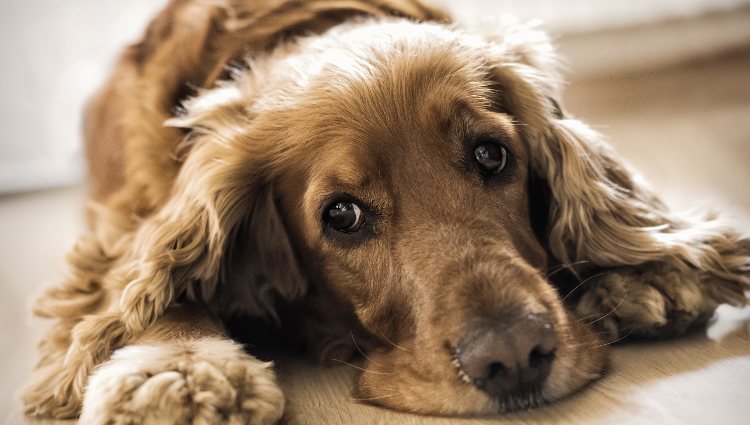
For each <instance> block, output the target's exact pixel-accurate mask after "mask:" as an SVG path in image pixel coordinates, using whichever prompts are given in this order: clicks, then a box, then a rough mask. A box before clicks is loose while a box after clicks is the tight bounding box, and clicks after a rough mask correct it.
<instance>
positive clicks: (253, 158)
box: [117, 85, 305, 334]
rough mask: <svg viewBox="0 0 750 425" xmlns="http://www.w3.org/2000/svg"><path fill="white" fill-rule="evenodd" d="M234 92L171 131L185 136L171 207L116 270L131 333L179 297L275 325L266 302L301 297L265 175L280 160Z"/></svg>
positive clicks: (140, 233) (142, 231)
mask: <svg viewBox="0 0 750 425" xmlns="http://www.w3.org/2000/svg"><path fill="white" fill-rule="evenodd" d="M238 86H239V85H238ZM238 86H234V87H230V86H226V87H222V88H219V89H216V90H214V91H212V92H208V93H205V94H204V95H202V96H199V97H197V98H196V99H195V101H194V102H189V103H188V104H187V110H188V111H189V112H188V114H187V115H186V116H183V117H181V118H177V119H174V120H171V121H170V124H172V125H178V126H180V127H182V128H189V129H190V134H189V140H188V142H187V143H188V144H189V146H188V147H187V148H186V149H187V153H186V154H185V155H186V159H185V162H184V164H183V166H182V168H181V169H180V172H179V174H178V176H177V179H176V181H175V185H174V188H173V191H172V194H171V197H170V198H169V199H168V200H167V202H166V203H165V204H164V205H163V206H162V207H161V208H160V209H159V210H158V211H157V212H156V213H155V214H153V215H152V216H149V217H148V218H146V219H145V220H144V222H143V223H142V224H141V225H140V227H139V228H138V229H137V231H136V233H135V234H134V237H133V241H132V243H130V246H129V249H128V254H127V255H128V256H127V260H126V262H125V263H124V264H123V266H122V267H121V268H120V269H119V270H122V271H123V273H124V275H123V274H121V275H119V276H118V277H117V279H118V280H120V281H122V282H124V283H126V284H127V285H126V287H125V290H124V292H123V294H122V298H121V306H120V307H121V310H122V317H123V322H124V323H125V324H126V325H127V329H128V331H130V332H133V333H136V334H137V333H138V332H139V331H141V330H142V329H144V328H145V327H146V326H148V325H149V324H150V323H151V322H152V321H153V320H155V319H156V318H157V317H158V316H160V315H161V313H162V312H163V311H164V310H165V309H166V308H167V307H168V306H169V305H170V304H171V303H172V302H174V301H175V300H176V299H177V298H178V297H182V296H184V297H187V298H188V299H197V300H201V301H207V302H209V304H210V303H214V302H215V303H218V305H223V306H224V307H227V308H228V311H227V312H230V313H231V312H240V313H252V314H256V315H269V314H270V315H271V316H273V307H274V305H273V304H274V299H273V298H274V293H276V294H277V295H278V296H280V297H281V298H293V297H295V296H296V295H298V294H301V293H302V292H303V291H304V287H305V281H304V279H303V278H302V274H301V273H300V271H299V269H298V267H297V263H296V260H295V255H294V252H293V248H292V246H291V243H290V241H289V237H288V235H287V234H286V231H285V226H284V221H283V218H282V217H281V216H280V214H279V211H278V209H277V208H276V202H275V200H274V196H273V184H272V181H271V177H269V174H268V173H267V170H268V167H269V164H271V163H272V162H273V161H277V160H278V157H280V156H282V154H280V153H278V152H275V151H274V148H273V146H275V144H273V143H268V142H267V139H269V138H270V136H269V135H268V134H267V133H266V132H265V131H264V130H259V129H258V128H259V127H261V126H262V124H257V123H256V122H255V121H254V120H253V119H252V117H250V116H249V115H248V113H247V111H246V107H245V104H244V102H245V101H246V99H247V95H243V94H242V93H240V91H241V88H240V87H238ZM256 124H257V125H256ZM269 145H271V146H270V147H269ZM224 291H226V293H224ZM238 303H242V304H243V305H244V309H243V310H242V311H239V310H237V308H236V306H237V305H238ZM232 309H234V310H232ZM229 310H231V311H229Z"/></svg>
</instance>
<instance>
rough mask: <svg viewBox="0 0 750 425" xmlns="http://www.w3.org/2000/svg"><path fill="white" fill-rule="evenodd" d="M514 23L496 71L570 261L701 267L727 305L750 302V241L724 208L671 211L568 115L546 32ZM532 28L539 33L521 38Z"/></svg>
mask: <svg viewBox="0 0 750 425" xmlns="http://www.w3.org/2000/svg"><path fill="white" fill-rule="evenodd" d="M514 28H515V29H512V30H510V31H509V34H510V37H509V38H508V39H503V38H502V37H498V38H496V39H494V40H493V43H491V47H490V48H489V49H490V50H491V52H490V55H491V56H492V61H494V62H493V66H492V78H493V79H494V80H495V82H496V83H497V85H498V87H499V91H500V96H501V98H502V100H501V103H502V107H503V108H505V109H507V110H508V111H509V112H510V113H511V114H512V115H514V116H515V117H516V119H517V120H518V122H519V124H520V125H519V126H518V130H519V132H520V133H521V134H522V136H523V137H524V139H525V140H526V141H527V143H529V148H530V155H531V167H532V172H533V173H534V174H535V175H536V177H537V178H538V179H541V180H543V181H545V182H546V183H547V185H548V188H549V194H550V196H549V204H550V205H549V213H548V220H549V221H548V223H547V224H548V225H547V234H546V238H547V244H548V247H549V250H550V251H551V252H552V253H553V254H554V255H555V256H556V257H557V259H559V260H560V261H562V262H563V263H567V264H572V263H575V262H590V263H591V264H593V265H595V266H599V267H607V268H609V267H617V266H636V265H642V264H645V263H649V262H661V263H667V264H670V265H672V266H674V267H677V268H678V269H682V270H688V269H690V270H695V271H697V272H698V273H700V274H701V275H702V276H703V277H702V280H705V281H710V285H708V292H709V294H708V295H709V296H711V297H713V298H714V299H715V300H716V301H717V302H728V303H732V304H745V303H746V302H747V298H746V296H745V294H744V291H746V290H748V289H750V240H748V239H747V238H746V237H744V236H743V235H741V234H739V233H738V232H737V231H736V230H734V229H732V228H731V227H729V226H727V225H726V224H725V222H724V221H723V220H721V219H718V218H717V217H716V215H714V214H706V215H705V216H702V217H687V216H683V215H680V214H677V213H674V212H672V211H670V210H669V209H668V208H667V207H666V206H665V204H664V203H663V202H662V201H661V200H660V199H659V198H658V197H657V196H656V195H655V194H654V193H653V192H652V191H651V190H650V189H649V188H648V186H647V185H646V183H645V182H644V180H643V179H642V178H641V177H640V176H638V175H637V174H636V173H634V172H633V171H632V170H631V169H630V167H629V166H628V165H627V164H626V163H625V162H624V161H623V160H622V159H621V158H620V157H618V156H617V154H616V153H615V152H614V150H613V149H612V148H611V146H609V145H608V144H607V143H606V142H605V140H604V139H603V137H602V136H601V135H599V134H598V133H597V132H595V131H593V130H592V129H591V128H589V127H588V126H587V125H586V124H584V123H582V122H581V121H579V120H576V119H574V118H572V117H569V116H565V115H564V114H562V113H561V111H560V109H559V106H558V105H559V104H560V102H559V99H560V86H561V79H560V77H559V75H558V74H557V71H556V65H555V63H556V59H555V57H554V55H553V49H552V47H551V46H550V44H549V42H548V41H547V39H546V37H544V36H543V35H540V33H539V32H538V31H535V30H533V29H529V28H523V27H514ZM523 31H527V33H528V34H530V35H529V36H528V37H526V38H524V37H518V36H517V35H518V33H519V32H523Z"/></svg>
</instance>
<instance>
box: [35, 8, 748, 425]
mask: <svg viewBox="0 0 750 425" xmlns="http://www.w3.org/2000/svg"><path fill="white" fill-rule="evenodd" d="M447 21H448V19H447V17H446V16H445V15H444V14H443V13H441V12H439V11H437V10H434V9H432V8H429V7H427V6H425V5H423V4H421V3H419V2H417V1H416V0H349V1H332V0H318V1H292V0H287V1H283V0H278V1H269V2H257V1H251V0H224V1H219V0H216V1H200V0H173V1H172V2H171V3H170V4H169V5H168V6H167V8H166V9H165V10H164V11H163V12H162V13H161V14H160V15H159V16H158V17H157V18H156V19H155V20H154V22H153V23H152V24H151V25H150V26H149V28H148V30H147V32H146V35H145V37H144V39H143V40H142V41H141V42H140V43H138V44H136V45H134V46H131V47H130V48H128V49H127V50H126V52H125V53H124V55H123V56H122V58H121V59H120V61H119V63H118V65H117V68H116V70H115V72H114V74H113V76H112V78H111V79H110V80H109V82H108V84H107V85H106V86H105V87H104V89H103V90H102V91H101V92H100V94H99V95H98V96H97V98H96V99H95V100H94V101H93V102H92V104H91V106H90V108H89V110H88V114H87V142H88V149H89V160H90V164H91V187H92V197H93V199H94V200H95V201H96V202H97V206H96V207H94V208H92V210H91V213H90V223H91V231H90V233H88V234H87V235H84V236H83V237H81V239H80V241H79V243H78V244H77V246H76V247H75V249H74V250H73V251H72V253H71V255H70V265H71V270H72V274H71V276H70V278H69V279H68V280H67V281H65V282H64V283H63V284H61V285H58V286H55V287H51V288H48V289H47V291H46V292H45V293H44V294H43V295H42V296H41V297H40V299H39V300H38V303H37V305H36V310H35V311H36V313H37V314H39V315H41V316H44V317H50V318H54V319H55V320H56V324H55V326H54V327H53V328H52V329H51V330H50V331H49V333H48V334H47V337H46V338H45V339H43V341H42V342H41V343H40V348H39V351H40V353H41V359H40V361H39V364H38V365H37V368H36V370H35V372H34V377H33V378H34V379H33V380H32V382H31V383H30V385H29V387H28V388H27V390H26V392H25V394H24V402H25V404H26V408H27V412H28V413H30V414H35V415H49V416H56V417H73V416H76V415H78V414H82V416H83V419H82V421H83V422H84V423H86V424H105V423H106V424H110V423H116V424H125V423H148V424H162V423H164V424H166V423H193V422H194V423H206V424H208V423H223V422H228V423H257V424H261V423H274V422H276V421H277V420H278V419H279V417H280V416H281V414H282V413H283V396H282V393H281V391H280V390H279V388H278V387H277V386H276V384H275V382H274V378H273V373H272V371H271V369H270V367H269V365H268V364H265V363H262V362H260V361H258V360H257V359H255V358H254V357H252V356H250V355H248V354H246V353H244V352H243V350H242V349H241V347H240V346H239V345H238V344H236V343H234V342H232V340H230V339H229V338H228V337H227V336H226V334H225V333H224V331H223V329H222V325H221V320H220V319H225V318H228V317H230V316H234V315H250V316H256V317H271V318H275V319H276V320H279V321H284V320H286V319H285V317H284V316H283V315H282V314H280V313H279V312H281V311H282V310H285V311H288V310H290V309H289V308H288V307H287V308H284V306H288V305H290V304H292V303H293V305H295V306H299V308H298V309H297V311H296V316H302V319H301V320H302V328H303V331H304V334H305V335H306V336H307V338H308V339H309V344H308V345H309V347H310V348H311V349H312V350H313V351H315V352H316V355H318V356H319V357H320V358H322V359H330V358H339V359H343V358H345V357H347V356H349V355H350V354H351V351H352V350H354V349H355V347H354V346H353V344H352V333H353V334H354V339H355V340H365V339H366V340H368V341H369V342H368V346H371V349H370V350H369V353H368V354H367V360H366V361H365V363H364V369H365V372H364V373H362V374H361V376H360V378H359V382H358V383H357V385H356V389H357V393H358V394H359V395H360V396H361V397H362V398H365V399H369V400H372V401H373V402H374V403H378V404H381V405H384V406H387V407H392V408H396V409H402V410H407V411H413V412H422V413H439V414H484V413H492V412H498V411H505V410H511V409H515V408H524V407H528V406H531V405H535V404H537V403H541V402H544V401H551V400H555V399H558V398H560V397H563V396H565V395H566V394H569V393H571V392H573V391H575V390H576V389H578V388H580V387H582V386H583V385H585V384H586V383H587V382H589V381H591V380H592V379H595V378H596V377H598V376H599V375H600V373H601V372H602V370H603V368H604V365H605V358H606V353H605V352H604V346H605V345H606V344H605V343H606V342H607V341H609V340H615V339H617V338H620V337H623V336H625V335H627V334H631V333H632V334H635V335H645V336H662V335H674V334H679V333H681V332H683V331H684V330H685V329H687V327H688V326H690V325H693V324H696V323H701V322H703V321H705V320H706V318H707V317H709V316H710V314H711V312H712V311H713V309H714V308H715V307H716V305H717V304H718V303H722V302H730V303H733V304H743V303H745V302H746V299H745V296H744V295H743V291H744V290H746V289H748V285H749V283H750V281H749V278H748V266H749V265H750V258H749V257H748V255H749V254H750V242H749V241H748V240H747V239H743V238H742V237H741V236H740V235H738V234H737V233H736V232H735V231H733V230H732V229H729V228H726V227H724V226H723V225H722V224H721V222H720V221H717V220H715V219H713V218H711V217H709V218H701V219H687V218H681V217H679V216H677V215H675V214H673V213H671V212H670V211H668V210H667V209H666V207H665V206H664V205H663V204H662V203H661V202H660V201H659V199H658V198H657V197H656V196H655V195H654V194H653V193H652V192H650V191H649V190H648V189H647V188H646V187H645V186H644V184H643V182H642V181H641V180H639V179H638V178H637V177H636V176H635V175H634V174H633V173H632V172H631V171H630V170H629V169H628V168H627V167H626V166H624V165H623V163H622V161H621V160H620V159H619V158H618V157H617V156H616V155H615V154H614V153H613V152H612V151H611V150H610V148H609V147H608V146H607V145H606V144H605V143H604V142H603V141H602V140H601V138H600V137H599V136H598V135H597V134H595V133H594V132H592V131H591V130H590V129H589V128H588V127H586V126H585V125H584V124H582V123H581V122H579V121H576V120H574V119H572V118H570V117H567V116H565V115H564V114H563V113H562V112H561V111H560V109H559V107H558V103H559V99H560V84H561V80H560V78H559V76H558V74H557V72H556V67H555V58H554V56H553V53H552V49H551V47H550V45H549V43H548V41H547V39H546V37H545V36H544V35H543V34H541V33H540V32H538V31H536V30H534V29H533V28H528V27H525V26H520V25H511V24H509V25H502V26H499V27H498V28H497V29H496V30H495V31H494V32H493V33H492V34H472V33H470V32H466V31H464V30H460V29H457V28H455V27H453V26H451V25H448V24H447ZM165 123H166V125H165ZM560 265H563V266H565V267H568V268H570V269H572V270H574V273H572V274H570V273H568V274H569V275H570V276H569V277H573V278H575V279H577V280H575V279H574V285H573V286H571V287H569V288H563V287H562V286H560V285H563V284H564V282H562V283H559V282H558V284H556V285H555V286H553V284H552V283H551V282H550V278H551V276H550V275H549V274H550V273H551V274H553V275H555V276H553V277H555V278H557V277H559V276H560V275H561V273H557V272H556V271H555V270H556V269H557V268H558V267H559V266H560ZM578 282H581V283H580V285H578V286H577V287H576V285H577V284H578ZM569 294H570V296H568V295H569ZM594 327H596V328H597V329H598V330H604V331H606V332H605V334H604V337H602V334H601V332H600V333H595V332H594V331H593V329H594Z"/></svg>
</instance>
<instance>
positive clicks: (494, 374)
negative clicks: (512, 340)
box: [487, 362, 509, 379]
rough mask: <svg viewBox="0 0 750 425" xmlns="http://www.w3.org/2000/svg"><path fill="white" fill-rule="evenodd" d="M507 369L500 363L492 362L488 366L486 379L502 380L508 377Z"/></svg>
mask: <svg viewBox="0 0 750 425" xmlns="http://www.w3.org/2000/svg"><path fill="white" fill-rule="evenodd" d="M508 373H509V371H508V368H507V367H506V366H505V365H504V364H502V363H500V362H493V363H490V366H489V368H488V370H487V379H496V378H504V377H506V376H508Z"/></svg>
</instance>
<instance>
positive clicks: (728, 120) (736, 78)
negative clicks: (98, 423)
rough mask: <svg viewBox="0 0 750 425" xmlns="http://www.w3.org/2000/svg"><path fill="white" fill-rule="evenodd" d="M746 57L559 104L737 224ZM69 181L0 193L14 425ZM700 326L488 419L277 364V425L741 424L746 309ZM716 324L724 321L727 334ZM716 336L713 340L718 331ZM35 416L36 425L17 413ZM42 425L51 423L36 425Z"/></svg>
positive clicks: (744, 146) (746, 190) (2, 406)
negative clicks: (422, 410) (375, 396)
mask: <svg viewBox="0 0 750 425" xmlns="http://www.w3.org/2000/svg"><path fill="white" fill-rule="evenodd" d="M748 75H750V54H748V52H742V53H738V54H735V55H730V56H728V57H724V58H717V59H715V60H711V61H705V62H700V63H693V64H689V65H685V66H680V67H675V68H671V69H663V70H659V71H652V72H649V73H643V74H638V75H631V76H623V77H609V78H604V79H598V80H589V81H574V82H573V84H572V86H571V87H570V88H569V90H568V92H567V96H566V102H565V103H566V107H567V109H568V110H569V111H572V112H573V113H575V114H577V115H579V116H581V117H583V118H585V119H586V120H588V121H589V122H591V123H593V124H595V125H596V126H598V128H599V129H600V130H601V131H603V132H605V133H607V134H608V135H610V137H611V140H612V142H613V143H614V144H615V145H616V146H617V148H618V150H619V151H620V152H621V153H622V154H623V155H624V156H626V157H627V158H629V159H630V160H631V162H632V163H633V164H635V165H636V166H637V167H639V168H640V169H641V170H642V171H643V172H644V174H645V175H646V176H647V178H648V179H649V180H650V181H651V182H652V184H653V186H654V187H655V188H657V189H658V191H659V192H660V193H663V194H664V196H665V197H666V198H667V199H668V201H669V202H670V203H671V204H672V205H674V206H678V207H694V206H696V205H698V204H705V205H708V206H711V207H713V208H715V209H718V210H720V211H724V212H727V213H730V214H732V215H734V216H735V217H736V218H737V219H738V223H739V226H740V227H742V228H744V229H745V230H746V231H747V230H750V166H749V164H750V83H748ZM83 202H84V191H83V189H81V188H73V189H65V190H57V191H49V192H41V193H34V194H25V195H18V196H8V197H4V198H0V235H2V236H0V258H2V259H3V260H2V264H1V265H0V358H1V359H2V363H1V365H0V368H2V369H1V372H2V379H0V424H3V425H16V424H19V423H24V421H25V420H24V419H23V418H22V416H21V414H20V408H19V406H18V403H17V401H16V400H15V398H14V396H13V392H14V391H15V390H16V389H17V388H18V386H19V384H20V382H21V381H22V379H23V377H24V376H25V375H26V374H28V372H29V370H30V367H31V364H32V362H33V356H34V353H33V346H32V345H33V342H34V340H35V339H36V337H37V336H38V335H39V330H40V329H41V328H42V327H43V326H44V324H43V323H40V322H36V321H31V320H30V319H29V317H28V313H27V310H28V309H27V299H28V298H29V296H30V295H31V294H32V293H33V292H34V291H35V290H36V288H37V287H38V286H39V284H40V283H41V282H44V281H50V280H57V279H59V278H60V276H61V275H62V273H63V267H62V264H63V263H62V259H63V255H64V251H65V249H66V247H67V246H69V245H70V244H71V243H72V241H73V239H74V237H75V235H76V234H77V233H78V232H79V230H80V229H81V228H82V220H81V215H82V214H81V211H82V205H83ZM720 313H721V320H719V323H718V325H716V326H714V327H712V328H711V330H710V332H709V335H710V336H711V337H712V338H713V339H712V338H709V337H708V336H707V335H706V332H704V331H700V332H697V333H695V334H692V335H690V336H689V337H685V338H682V339H678V340H674V341H668V342H660V343H650V344H642V343H638V344H635V343H628V344H620V345H618V346H615V347H614V348H613V349H612V365H611V370H610V372H609V373H608V374H607V375H606V376H605V377H604V378H603V379H601V380H600V381H598V382H596V383H594V384H592V385H591V386H589V387H588V388H586V389H584V390H583V391H581V392H580V393H578V394H576V395H574V396H572V397H570V398H568V399H566V400H564V401H562V402H559V403H555V404H552V405H550V406H547V407H543V408H540V409H536V410H532V411H529V412H522V413H516V414H511V415H506V416H501V417H492V418H478V419H455V418H434V417H423V416H415V415H407V414H401V413H397V412H392V411H387V410H383V409H380V408H376V407H372V406H368V405H365V404H362V403H358V402H355V401H354V400H352V398H351V397H350V396H349V393H348V391H349V388H350V385H351V381H352V376H353V374H354V373H355V372H356V371H355V370H354V369H353V368H350V367H347V366H341V367H334V368H327V369H326V368H319V367H316V366H312V365H309V364H306V363H305V362H303V361H299V360H281V361H280V362H279V372H280V380H281V383H282V386H283V387H284V389H285V391H286V394H287V397H288V409H287V413H286V421H287V422H288V423H289V424H310V425H313V424H314V425H337V424H342V425H343V424H347V425H348V424H459V423H466V424H489V423H493V424H553V423H554V424H597V425H599V424H685V423H695V424H721V425H732V424H738V425H739V424H747V423H750V422H749V421H750V419H748V418H750V402H748V394H750V310H748V309H745V310H736V309H730V308H723V307H722V308H721V310H720ZM729 329H734V331H732V332H730V331H729ZM724 333H729V336H727V337H725V338H724V339H723V340H721V341H720V342H716V341H714V339H718V337H719V336H720V335H721V334H724ZM29 423H46V422H29ZM50 423H52V422H50Z"/></svg>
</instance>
